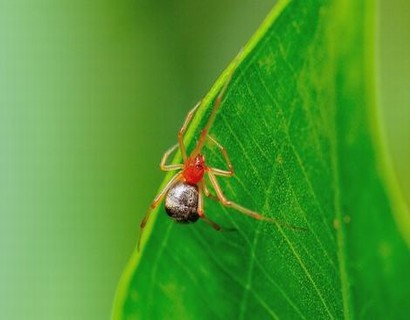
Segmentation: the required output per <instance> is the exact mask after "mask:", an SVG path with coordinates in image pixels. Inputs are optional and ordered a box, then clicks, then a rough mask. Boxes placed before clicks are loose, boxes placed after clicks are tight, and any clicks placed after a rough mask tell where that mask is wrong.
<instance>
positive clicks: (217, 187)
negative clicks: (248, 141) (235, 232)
mask: <svg viewBox="0 0 410 320" xmlns="http://www.w3.org/2000/svg"><path fill="white" fill-rule="evenodd" d="M208 176H209V180H210V181H211V184H212V186H213V188H214V189H215V192H216V195H217V197H218V200H219V201H220V202H221V203H222V204H223V205H224V206H226V207H230V208H233V209H235V210H237V211H239V212H240V213H243V214H245V215H247V216H249V217H251V218H254V219H256V220H262V221H267V222H271V223H274V224H275V225H279V226H283V227H286V228H289V229H293V230H306V228H302V227H297V226H293V225H290V224H288V223H286V222H283V221H280V220H278V219H274V218H269V217H265V216H263V215H261V214H260V213H257V212H255V211H252V210H250V209H248V208H245V207H242V206H241V205H239V204H237V203H235V202H233V201H230V200H227V199H226V198H225V196H224V194H223V192H222V189H221V187H220V185H219V183H218V181H217V180H216V177H215V174H214V172H213V171H212V169H210V170H209V171H208Z"/></svg>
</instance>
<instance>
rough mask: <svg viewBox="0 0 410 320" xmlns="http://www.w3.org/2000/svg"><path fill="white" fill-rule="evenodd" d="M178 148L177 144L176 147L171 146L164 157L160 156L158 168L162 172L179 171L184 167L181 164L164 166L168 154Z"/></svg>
mask: <svg viewBox="0 0 410 320" xmlns="http://www.w3.org/2000/svg"><path fill="white" fill-rule="evenodd" d="M176 148H178V143H177V144H176V145H173V146H172V147H171V148H169V149H168V150H167V151H166V152H165V153H164V155H163V156H162V159H161V163H160V165H159V166H160V168H161V170H162V171H174V170H180V169H182V168H183V167H184V165H183V164H166V162H167V160H168V158H169V156H170V154H171V153H172V152H174V151H175V149H176Z"/></svg>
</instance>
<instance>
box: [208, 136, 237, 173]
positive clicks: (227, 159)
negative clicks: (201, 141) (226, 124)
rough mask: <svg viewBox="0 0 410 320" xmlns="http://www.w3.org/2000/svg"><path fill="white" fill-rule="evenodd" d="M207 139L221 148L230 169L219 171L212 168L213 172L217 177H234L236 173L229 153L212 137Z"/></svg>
mask: <svg viewBox="0 0 410 320" xmlns="http://www.w3.org/2000/svg"><path fill="white" fill-rule="evenodd" d="M207 137H208V139H209V140H211V141H212V142H213V143H214V144H215V145H216V146H217V147H218V148H219V150H220V151H221V153H222V155H223V157H224V158H225V162H226V165H227V167H228V169H229V170H222V169H217V168H211V170H212V172H213V173H214V174H215V175H217V176H224V177H232V176H233V174H234V171H233V166H232V163H231V159H229V156H228V152H227V151H226V149H225V148H224V147H223V146H222V145H221V144H220V143H219V142H218V141H216V140H215V139H214V138H212V137H211V136H210V135H208V136H207Z"/></svg>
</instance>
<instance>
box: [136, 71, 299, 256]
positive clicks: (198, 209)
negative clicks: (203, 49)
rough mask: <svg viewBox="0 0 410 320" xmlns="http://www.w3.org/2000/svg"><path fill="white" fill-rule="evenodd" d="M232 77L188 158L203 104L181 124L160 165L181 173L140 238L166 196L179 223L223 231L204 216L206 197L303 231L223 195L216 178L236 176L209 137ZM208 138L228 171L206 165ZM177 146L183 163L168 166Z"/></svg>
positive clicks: (169, 211)
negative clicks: (188, 141) (190, 133)
mask: <svg viewBox="0 0 410 320" xmlns="http://www.w3.org/2000/svg"><path fill="white" fill-rule="evenodd" d="M234 69H235V68H234ZM232 74H233V72H232V73H231V75H230V76H229V78H228V80H227V81H226V83H225V85H224V86H223V88H222V90H221V91H220V93H219V95H218V96H217V98H216V100H215V103H214V107H213V110H212V112H211V115H210V117H209V119H208V122H207V123H206V125H205V127H204V129H203V130H202V131H201V135H200V137H199V141H198V144H197V145H196V146H195V149H194V150H193V151H192V153H191V154H190V155H187V153H186V148H185V144H184V134H185V132H186V130H187V127H188V125H189V123H190V122H191V120H192V118H193V116H194V114H195V112H196V110H197V109H198V107H199V106H200V104H201V101H199V102H198V103H197V104H196V105H195V107H194V108H193V109H192V110H191V111H190V112H188V114H187V116H186V118H185V121H184V124H183V125H182V128H181V129H180V130H179V133H178V143H177V144H176V145H174V146H172V147H171V148H169V149H168V150H167V151H166V152H165V154H164V156H163V157H162V160H161V164H160V168H161V170H163V171H176V170H178V172H177V173H176V174H175V175H174V176H173V177H172V179H171V180H170V181H169V182H168V183H167V185H166V186H165V187H164V188H163V189H162V191H161V192H160V193H159V194H158V195H157V196H156V197H155V199H154V201H153V202H152V204H151V206H150V208H149V210H148V212H147V214H146V215H145V217H144V219H143V220H142V221H141V233H140V239H141V236H142V232H143V229H144V227H145V225H146V223H147V221H148V219H149V217H150V215H151V212H152V211H153V210H154V209H155V208H156V207H157V206H158V205H159V204H160V203H161V201H162V200H163V198H164V197H165V210H166V212H167V214H168V215H169V216H170V217H171V218H172V219H173V220H175V221H176V222H177V223H191V222H196V221H197V220H198V219H199V218H201V219H202V220H204V221H205V222H206V223H207V224H209V225H210V226H212V227H213V228H214V229H215V230H221V227H220V226H219V225H218V224H217V223H215V222H214V221H212V220H210V219H209V218H208V217H206V216H205V213H204V201H203V194H205V196H206V197H209V198H212V199H214V200H216V201H219V202H220V203H221V204H222V205H224V206H226V207H231V208H233V209H236V210H237V211H239V212H241V213H243V214H245V215H248V216H250V217H252V218H254V219H257V220H264V221H268V222H272V223H274V224H280V225H283V226H286V227H289V228H291V229H304V228H299V227H294V226H291V225H288V224H286V223H283V222H281V221H278V220H276V219H272V218H268V217H265V216H263V215H261V214H259V213H257V212H255V211H252V210H250V209H247V208H245V207H242V206H241V205H239V204H237V203H235V202H233V201H230V200H227V199H226V198H225V196H224V194H223V192H222V189H221V187H220V185H219V183H218V180H217V178H216V177H217V176H222V177H232V176H233V175H234V171H233V167H232V163H231V161H230V159H229V157H228V153H227V151H226V149H225V148H224V147H223V146H222V145H221V144H220V143H219V142H217V141H216V140H215V139H214V138H212V137H211V136H210V135H208V131H209V128H210V126H211V124H212V122H213V120H214V119H215V116H216V113H217V111H218V109H219V107H220V105H221V101H222V98H223V96H224V94H225V92H226V90H227V88H228V84H229V82H230V80H231V78H232ZM207 139H209V141H210V142H212V143H214V144H215V145H216V146H217V147H218V148H219V149H220V151H221V153H222V155H223V157H224V159H225V162H226V166H227V170H224V169H218V168H213V167H209V166H207V164H206V162H205V156H204V155H203V154H202V153H201V151H202V148H203V146H204V144H205V142H206V140H207ZM178 147H179V150H180V152H181V155H182V160H183V163H181V164H166V162H167V159H168V157H169V156H170V154H172V153H173V152H174V151H175V150H176V149H177V148H178ZM205 174H207V175H208V178H209V181H210V182H211V184H212V187H213V188H214V190H215V192H216V196H214V195H212V194H211V193H210V192H209V189H208V188H207V186H206V183H205V179H204V175H205ZM139 242H140V241H139ZM139 242H138V248H139Z"/></svg>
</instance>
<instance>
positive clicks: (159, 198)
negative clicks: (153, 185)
mask: <svg viewBox="0 0 410 320" xmlns="http://www.w3.org/2000/svg"><path fill="white" fill-rule="evenodd" d="M181 177H182V173H181V172H179V173H177V174H175V175H174V176H173V177H172V179H171V180H169V182H168V183H167V184H166V186H165V187H164V188H163V189H162V190H161V192H160V193H158V195H157V196H156V197H155V199H154V201H152V203H151V205H150V207H149V209H148V212H147V213H146V214H145V217H144V218H143V219H142V221H141V224H140V229H141V231H140V235H139V238H138V246H137V248H138V251H139V250H140V244H141V238H142V233H143V232H144V228H145V226H146V224H147V222H148V220H149V218H150V216H151V213H152V211H153V210H154V209H155V208H156V207H157V206H158V205H159V204H160V203H161V201H162V200H163V199H164V196H165V195H166V194H167V192H168V190H169V189H170V188H171V187H172V185H173V184H174V183H175V182H176V181H178V180H179V179H180V178H181Z"/></svg>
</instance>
